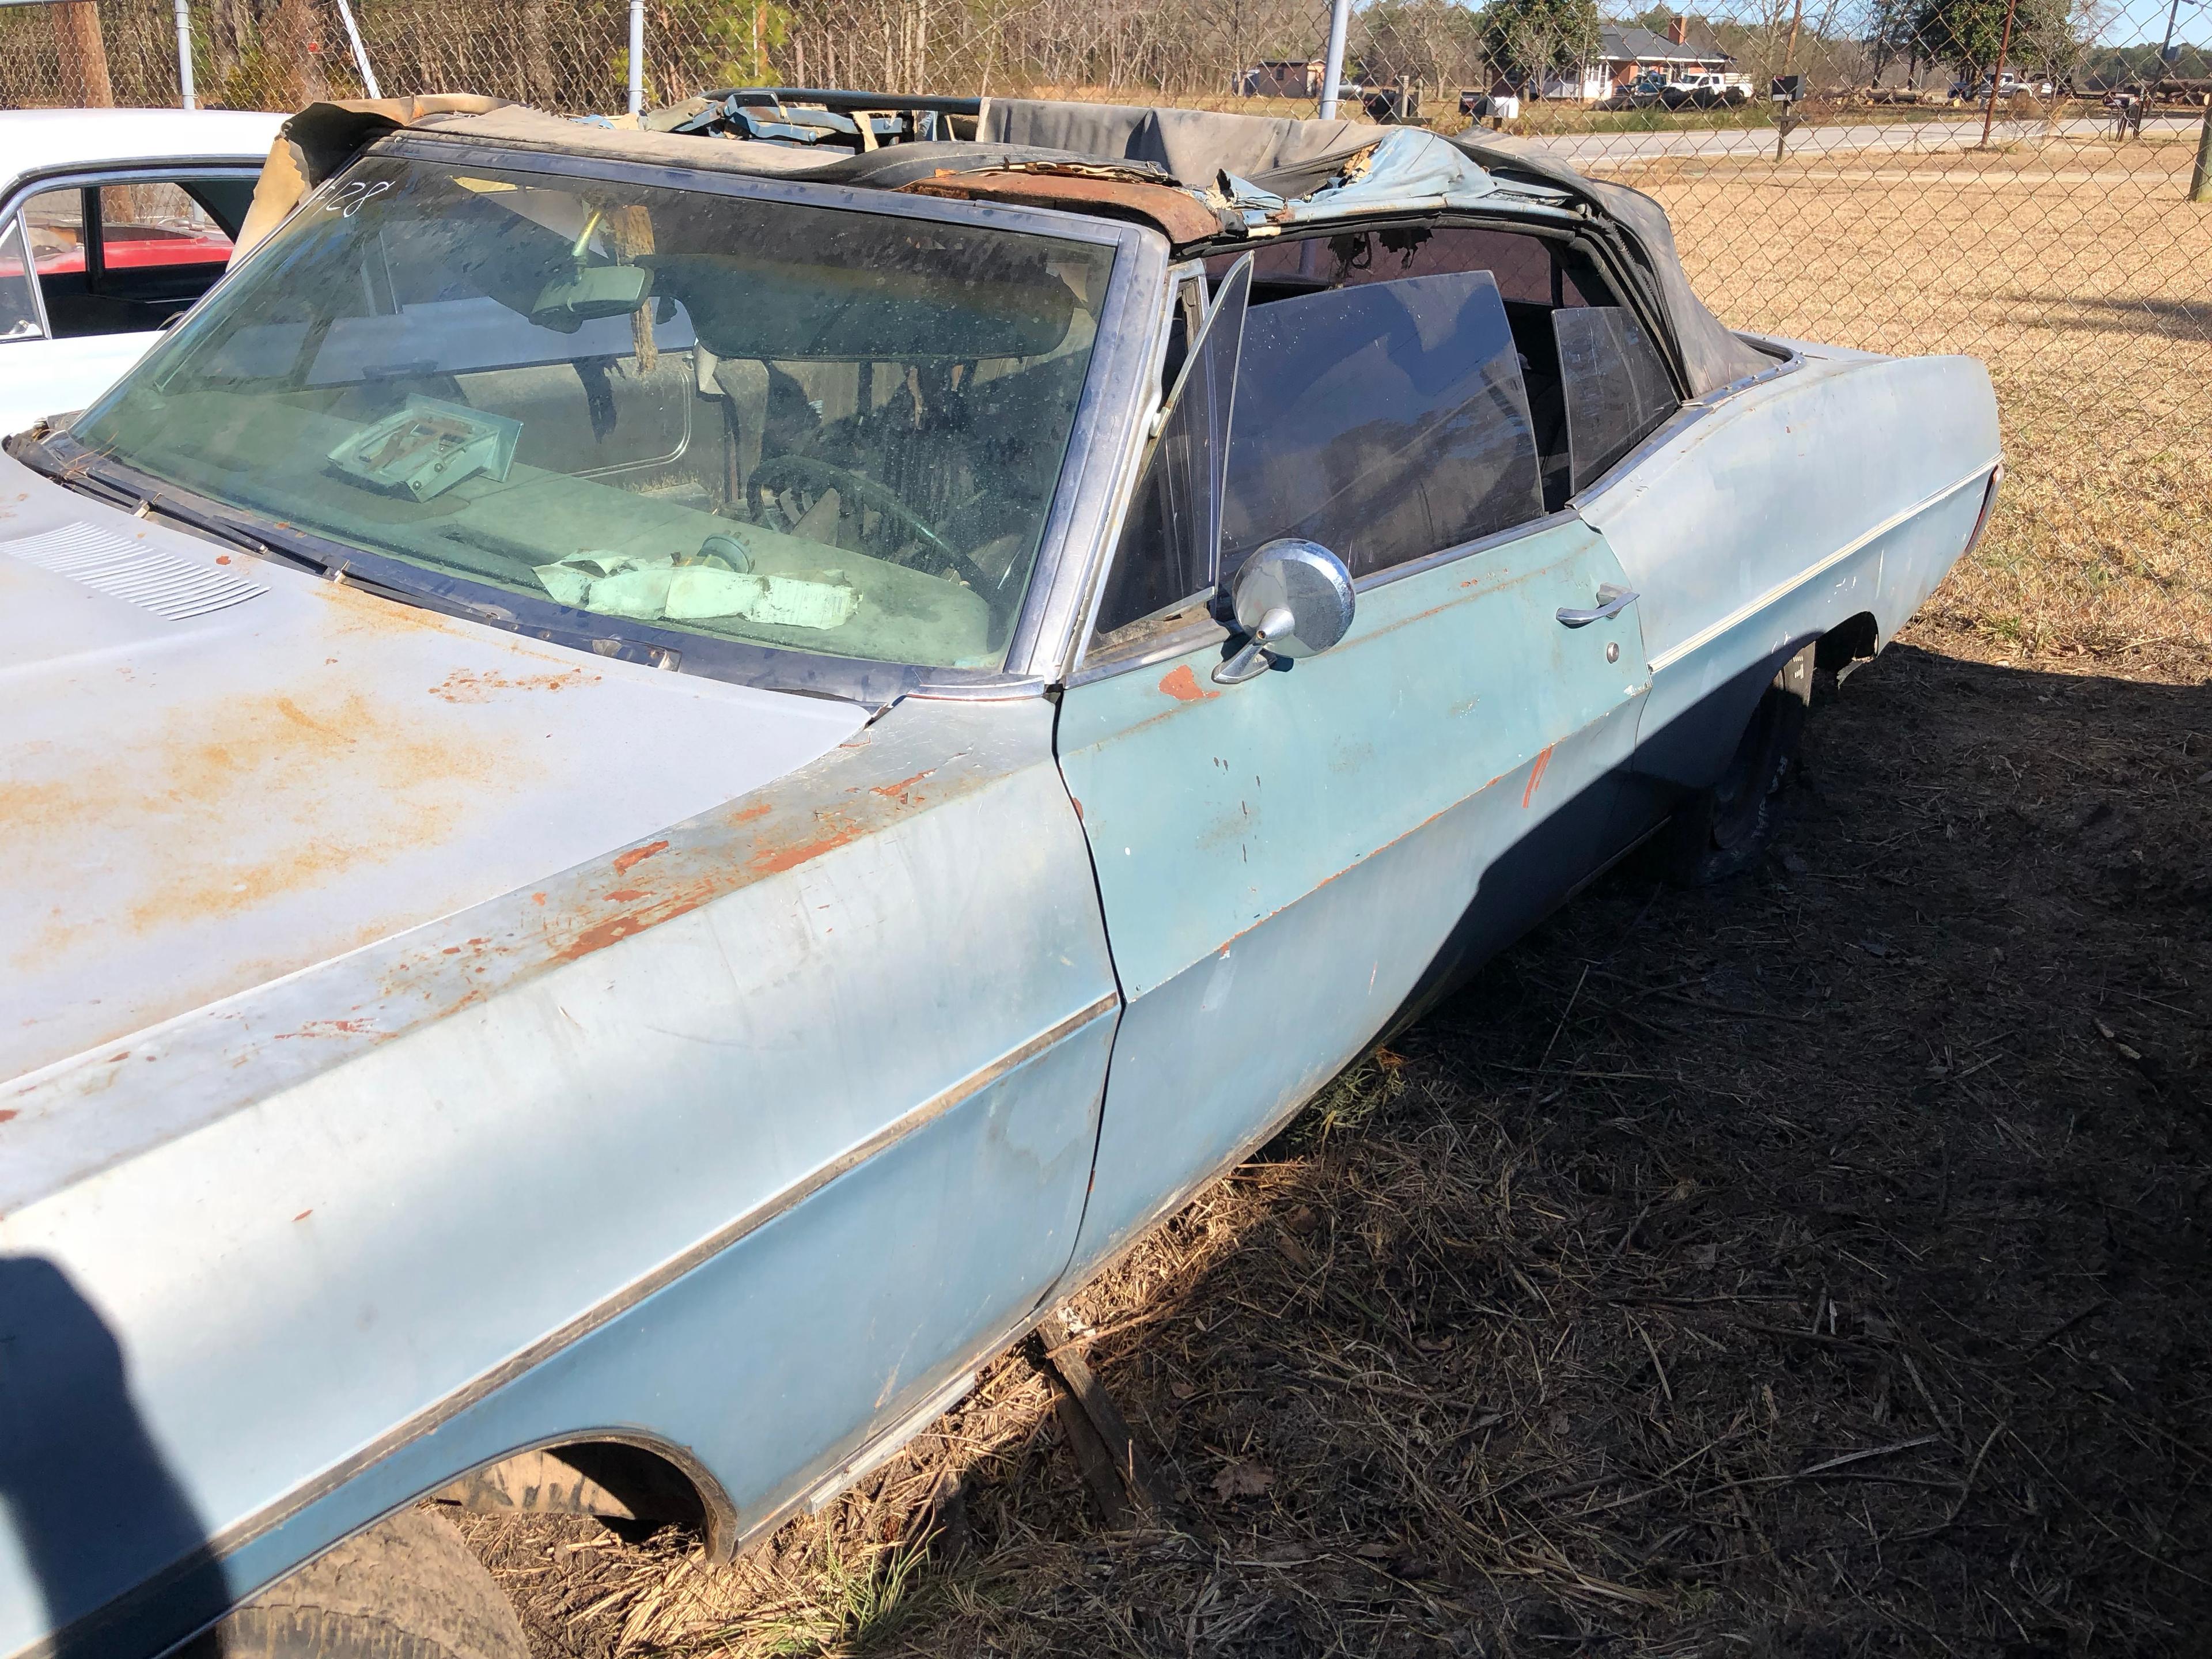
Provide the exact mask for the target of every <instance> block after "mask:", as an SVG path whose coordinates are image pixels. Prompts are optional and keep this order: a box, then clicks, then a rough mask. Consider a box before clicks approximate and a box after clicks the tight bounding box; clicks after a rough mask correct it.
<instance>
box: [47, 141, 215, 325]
mask: <svg viewBox="0 0 2212 1659" xmlns="http://www.w3.org/2000/svg"><path fill="white" fill-rule="evenodd" d="M252 201H253V178H252V175H251V174H250V173H249V174H245V175H243V176H236V177H226V176H222V175H209V176H204V177H184V178H171V179H145V180H143V181H134V182H131V183H114V182H109V183H106V184H85V185H58V186H56V187H53V188H50V189H47V190H43V191H40V192H39V193H38V194H37V195H35V196H33V197H30V199H29V200H28V201H27V202H26V203H25V204H24V206H23V215H22V218H23V225H24V228H25V230H26V231H27V234H28V235H29V237H30V242H31V258H32V263H33V268H34V269H35V270H37V272H38V277H39V291H40V297H41V298H42V299H43V300H44V301H45V304H46V320H47V322H48V324H49V325H50V326H51V328H52V332H53V335H54V337H56V338H57V339H72V338H76V337H82V336H84V335H91V334H142V333H151V332H153V331H155V330H157V329H159V328H161V326H163V325H165V324H167V322H168V321H169V320H170V319H172V318H173V317H175V316H176V315H177V314H178V313H180V312H182V311H184V310H185V309H187V308H188V307H190V306H191V304H192V302H193V301H196V300H197V299H198V298H199V297H200V295H203V294H204V293H206V292H207V291H208V289H210V288H212V287H213V286H214V285H215V282H216V278H217V277H219V276H222V273H223V269H224V267H225V266H226V264H228V262H229V259H230V246H231V240H232V239H233V238H234V237H235V236H236V235H237V234H238V229H239V227H240V225H241V224H243V223H244V222H245V220H246V210H247V209H248V208H249V207H250V206H252Z"/></svg>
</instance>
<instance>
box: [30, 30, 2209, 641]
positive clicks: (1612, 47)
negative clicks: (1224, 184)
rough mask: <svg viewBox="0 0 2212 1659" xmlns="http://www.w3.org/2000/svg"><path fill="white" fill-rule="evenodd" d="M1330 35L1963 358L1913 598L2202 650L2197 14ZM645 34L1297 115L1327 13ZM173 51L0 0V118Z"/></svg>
mask: <svg viewBox="0 0 2212 1659" xmlns="http://www.w3.org/2000/svg"><path fill="white" fill-rule="evenodd" d="M355 15H356V19H357V21H358V23H359V26H360V29H361V33H362V38H363V41H364V43H365V46H366V50H367V52H368V58H369V60H370V63H371V64H372V65H373V67H374V70H375V73H376V76H377V77H378V80H379V82H380V84H381V88H382V90H383V91H384V92H385V93H386V94H387V95H390V94H400V93H410V92H430V91H442V90H466V91H474V92H483V93H490V94H499V95H502V96H505V97H508V98H513V99H516V100H522V101H526V102H529V103H532V104H536V105H538V106H542V107H545V108H549V109H553V110H556V111H562V112H620V111H622V110H623V108H624V107H625V106H626V102H627V99H628V88H629V80H630V70H631V65H630V58H629V25H630V15H629V9H628V7H627V6H626V5H625V3H624V0H474V3H471V4H468V5H465V6H453V5H448V4H441V3H435V0H356V10H355ZM1345 21H1346V31H1345V40H1344V43H1343V44H1344V50H1343V64H1344V73H1343V75H1342V76H1341V79H1340V89H1341V103H1340V111H1339V112H1340V113H1341V114H1345V115H1349V116H1352V117H1354V118H1368V119H1375V120H1383V121H1390V120H1397V121H1418V122H1420V123H1422V124H1424V125H1430V126H1432V127H1435V128H1437V129H1438V130H1440V131H1460V130H1462V129H1464V128H1466V127H1468V126H1470V125H1477V124H1480V125H1485V126H1488V127H1495V128H1498V129H1500V130H1502V131H1505V132H1507V133H1509V134H1513V135H1516V136H1519V137H1524V138H1526V139H1528V140H1530V141H1531V142H1534V143H1538V144H1541V145H1543V146H1545V147H1547V149H1550V150H1552V151H1553V153H1555V154H1557V155H1559V156H1560V157H1561V158H1562V159H1565V160H1566V161H1569V162H1570V163H1571V164H1572V165H1574V166H1576V167H1579V168H1580V169H1582V170H1583V171H1584V172H1586V173H1590V174H1592V175H1594V176H1596V177H1601V178H1607V179H1616V180H1618V181H1620V182H1621V183H1624V184H1628V185H1634V186H1636V187H1637V188H1638V189H1641V190H1644V191H1648V192H1650V194H1652V195H1654V196H1656V197H1658V198H1659V199H1660V200H1661V201H1662V203H1664V204H1665V205H1666V206H1667V208H1668V211H1669V212H1670V214H1671V215H1672V216H1673V218H1674V223H1675V228H1676V234H1677V237H1678V240H1679V241H1680V245H1681V246H1682V250H1683V253H1684V257H1685V260H1686V264H1687V265H1688V267H1689V270H1690V274H1691V276H1692V279H1693V281H1695V282H1696V283H1697V284H1698V286H1699V290H1700V292H1701V293H1702V294H1703V295H1704V296H1705V299H1706V300H1707V301H1708V303H1710V304H1711V306H1712V307H1714V309H1715V310H1716V311H1717V312H1718V313H1720V314H1721V316H1722V317H1723V319H1726V320H1728V321H1729V323H1730V324H1732V325H1735V326H1737V327H1740V328H1747V329H1753V330H1759V331H1768V332H1771V333H1778V334H1783V335H1789V336H1794V337H1804V338H1811V339H1818V340H1824V341H1829V342H1833V343H1842V344H1846V345H1852V346H1858V347H1863V348H1866V349H1875V350H1881V351H1913V352H1928V351H1963V352H1969V353H1972V354H1973V355H1975V356H1979V357H1981V358H1983V359H1984V361H1985V362H1988V363H1989V365H1990V370H1991V373H1992V374H1993V375H1994V376H1995V377H1996V380H1997V383H1998V389H1999V393H2000V398H2001V401H2002V407H2003V409H2004V412H2005V420H2006V422H2007V428H2008V431H2007V440H2008V453H2009V454H2010V456H2011V460H2012V468H2013V477H2014V488H2013V489H2012V490H2011V491H2010V492H2009V495H2008V503H2007V506H2006V508H2005V512H2004V513H2003V515H2002V517H2001V519H2000V521H1999V523H1998V525H1997V526H1996V528H1995V529H1994V530H1993V532H1992V535H1991V537H1990V541H1989V543H1988V544H1986V545H1985V548H1984V552H1983V554H1982V555H1981V556H1980V557H1979V559H1978V561H1977V562H1976V565H1975V567H1974V568H1972V570H1971V571H1969V572H1967V573H1966V574H1965V575H1964V576H1963V577H1962V578H1961V579H1960V580H1958V581H1954V583H1953V584H1952V585H1951V586H1950V587H1948V588H1947V589H1946V590H1945V592H1946V594H1947V595H1953V594H1955V595H1958V596H1959V597H1958V598H1957V599H1956V600H1955V601H1942V602H1939V605H1940V603H1943V602H1954V603H1956V604H1957V605H1960V606H1962V607H1963V611H1962V617H1963V618H1964V619H1965V620H1967V621H1970V622H1971V623H1972V625H1974V626H1976V627H1978V628H1981V629H1994V630H1996V632H1998V633H2000V634H2008V633H2009V634H2016V635H2021V637H2022V639H2023V641H2025V642H2027V643H2031V644H2032V643H2034V642H2035V639H2034V636H2041V637H2042V639H2043V642H2044V643H2045V644H2046V645H2047V644H2049V643H2050V641H2051V639H2052V638H2057V637H2064V638H2069V639H2072V640H2073V641H2075V642H2076V643H2077V644H2079V643H2081V642H2082V641H2087V644H2088V646H2089V647H2092V648H2100V649H2101V648H2106V647H2111V648H2124V647H2131V646H2138V645H2142V644H2144V643H2146V642H2148V643H2152V644H2156V643H2160V642H2176V641H2179V642H2185V643H2190V644H2191V645H2192V646H2193V647H2203V646H2204V645H2207V644H2212V556H2208V555H2207V553H2206V552H2205V550H2206V548H2207V547H2208V546H2212V200H2207V199H2206V198H2207V197H2212V179H2208V178H2207V176H2206V175H2207V173H2208V172H2212V107H2208V103H2212V0H1725V3H1724V4H1723V6H1722V7H1720V8H1718V9H1711V10H1707V11H1704V12H1700V13H1697V14H1692V15H1686V14H1683V13H1680V12H1674V11H1671V10H1669V9H1666V8H1664V7H1653V8H1651V9H1646V10H1644V11H1640V12H1637V13H1635V14H1633V15H1629V14H1626V13H1618V14H1612V15H1607V14H1604V13H1601V11H1600V10H1599V9H1598V8H1597V6H1596V4H1595V0H1489V3H1486V4H1468V3H1459V0H1364V3H1358V4H1355V5H1353V6H1352V7H1351V8H1350V9H1349V10H1348V13H1347V15H1346V20H1345ZM642 23H643V31H642V38H643V41H644V46H645V50H644V54H643V61H642V63H641V65H640V71H641V74H640V78H641V81H642V82H643V88H644V95H645V98H646V100H647V103H648V104H655V103H662V102H667V101H671V100H677V99H680V98H683V97H686V96H689V95H690V94H693V93H696V92H698V91H702V90H705V89H708V88H729V87H737V86H745V85H783V86H812V87H823V88H859V89H876V90H886V91H899V92H927V93H938V94H982V95H989V96H1044V97H1056V98H1075V99H1097V100H1110V101H1115V102H1124V103H1150V102H1169V103H1177V104H1187V105H1200V106H1207V107H1212V108H1222V109H1237V110H1244V111H1249V112H1255V113H1268V114H1286V115H1305V114H1311V113H1313V112H1315V110H1316V106H1317V105H1318V104H1319V103H1320V102H1321V100H1322V99H1323V98H1324V96H1325V95H1326V93H1327V90H1328V89H1327V88H1325V87H1324V85H1323V76H1324V69H1323V66H1324V63H1325V60H1326V57H1327V42H1328V37H1329V33H1330V27H1331V15H1330V12H1329V10H1328V7H1327V4H1326V3H1325V0H646V3H645V4H644V6H643V16H642ZM189 27H190V31H191V43H192V55H193V63H194V66H195V79H196V81H197V90H198V94H199V98H200V100H201V101H202V102H203V103H207V104H215V105H224V106H234V107H261V108H276V109H284V108H293V107H296V106H299V105H301V104H302V103H305V102H307V101H308V100H312V99H315V98H319V97H323V96H326V95H337V96H358V95H360V94H361V93H362V78H361V76H360V74H359V72H358V70H357V69H356V64H355V61H354V58H353V57H352V54H351V50H350V47H349V44H348V37H347V33H346V30H345V27H344V24H343V20H342V17H341V15H340V14H339V10H338V7H337V0H190V12H189ZM177 57H178V18H177V10H176V7H175V3H174V0H96V3H95V0H64V3H36V4H5V3H0V104H4V105H8V106H26V105H40V104H73V103H85V102H104V101H112V102H114V103H117V104H138V105H163V104H174V103H176V102H177V101H178V100H179V75H178V66H177ZM1778 89H1781V90H1786V91H1788V92H1790V93H1791V94H1794V95H1793V96H1791V97H1790V98H1789V99H1787V100H1777V98H1776V97H1775V96H1774V95H1773V94H1775V93H1776V91H1777V90H1778ZM2054 629H2055V630H2056V631H2055V632H2054Z"/></svg>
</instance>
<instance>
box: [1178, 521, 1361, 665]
mask: <svg viewBox="0 0 2212 1659" xmlns="http://www.w3.org/2000/svg"><path fill="white" fill-rule="evenodd" d="M1230 605H1231V608H1232V609H1233V610H1234V611H1236V613H1237V627H1239V628H1241V629H1243V630H1244V633H1245V635H1246V638H1245V641H1244V644H1243V647H1241V648H1240V649H1239V650H1238V651H1237V653H1236V654H1235V655H1234V656H1232V657H1231V658H1229V659H1227V660H1226V661H1225V662H1223V663H1222V664H1221V665H1219V666H1218V667H1217V668H1215V669H1214V671H1213V679H1214V683H1215V684H1218V685H1242V684H1243V683H1244V682H1245V681H1246V680H1249V679H1253V678H1256V677H1258V676H1259V675H1261V674H1264V673H1266V672H1267V671H1268V670H1269V669H1270V668H1273V666H1274V665H1275V664H1276V663H1277V662H1278V661H1280V660H1294V659H1297V658H1299V657H1310V656H1312V655H1313V654H1314V653H1316V652H1320V651H1326V650H1328V648H1329V647H1331V646H1332V645H1334V644H1335V643H1336V642H1337V641H1339V640H1340V639H1342V638H1343V637H1344V635H1345V634H1346V630H1348V629H1350V628H1351V626H1352V605H1353V596H1352V573H1351V572H1350V571H1348V570H1346V568H1344V561H1343V560H1341V559H1340V558H1338V557H1337V556H1336V555H1335V554H1334V553H1332V552H1330V551H1329V550H1328V549H1327V548H1325V547H1323V546H1322V544H1320V543H1319V542H1309V541H1302V540H1300V539H1298V538H1297V537H1294V536H1286V537H1285V538H1282V539H1281V540H1279V541H1273V542H1269V543H1267V544H1265V545H1264V546H1262V547H1261V548H1260V549H1259V550H1256V551H1255V553H1254V554H1253V555H1252V556H1251V557H1250V558H1249V559H1247V560H1245V561H1244V562H1243V565H1242V566H1240V567H1239V568H1238V569H1237V574H1236V576H1235V578H1234V579H1233V580H1231V583H1230Z"/></svg>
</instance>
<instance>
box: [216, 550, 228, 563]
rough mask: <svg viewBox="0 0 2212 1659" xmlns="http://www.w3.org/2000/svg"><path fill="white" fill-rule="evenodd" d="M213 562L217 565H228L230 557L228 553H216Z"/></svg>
mask: <svg viewBox="0 0 2212 1659" xmlns="http://www.w3.org/2000/svg"><path fill="white" fill-rule="evenodd" d="M215 562H216V563H217V564H228V563H229V562H230V555H229V554H228V553H218V554H216V556H215Z"/></svg>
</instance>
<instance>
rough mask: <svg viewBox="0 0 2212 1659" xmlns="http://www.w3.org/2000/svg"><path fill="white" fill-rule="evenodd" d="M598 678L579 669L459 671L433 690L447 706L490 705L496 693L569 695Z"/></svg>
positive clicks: (441, 681) (455, 671) (594, 682)
mask: <svg viewBox="0 0 2212 1659" xmlns="http://www.w3.org/2000/svg"><path fill="white" fill-rule="evenodd" d="M598 682H599V676H598V675H597V674H587V673H586V672H585V671H583V670H582V669H580V668H568V669H562V670H561V671H557V672H553V673H545V674H502V673H501V672H499V671H497V670H496V669H485V670H482V671H479V670H477V669H473V668H456V669H455V670H454V671H453V672H452V673H450V674H448V675H447V676H446V678H444V679H442V680H440V681H439V682H438V683H437V684H435V685H434V686H432V687H431V688H430V695H431V696H434V697H443V698H444V699H445V700H446V701H447V702H489V701H490V699H491V695H492V693H493V692H495V691H566V690H568V689H569V688H570V687H572V686H579V685H594V684H598Z"/></svg>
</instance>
